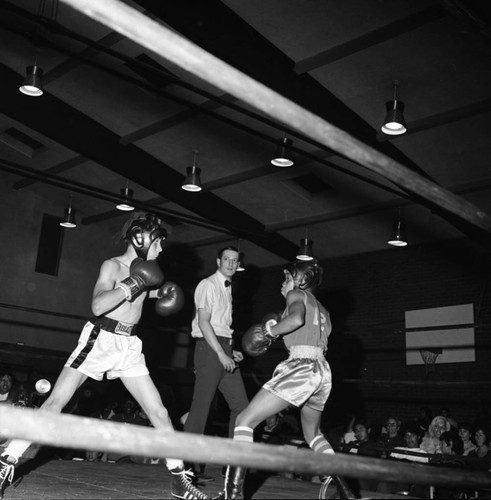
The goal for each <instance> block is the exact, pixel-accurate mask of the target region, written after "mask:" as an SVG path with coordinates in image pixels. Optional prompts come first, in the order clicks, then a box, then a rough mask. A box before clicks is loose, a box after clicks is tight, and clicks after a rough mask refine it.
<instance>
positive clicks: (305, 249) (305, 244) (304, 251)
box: [296, 238, 314, 260]
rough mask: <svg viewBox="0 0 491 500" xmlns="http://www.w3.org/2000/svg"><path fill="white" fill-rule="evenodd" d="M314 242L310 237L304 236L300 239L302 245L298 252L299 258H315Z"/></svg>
mask: <svg viewBox="0 0 491 500" xmlns="http://www.w3.org/2000/svg"><path fill="white" fill-rule="evenodd" d="M313 244H314V242H313V241H312V240H309V239H308V238H302V239H301V240H300V247H299V249H298V253H297V257H296V258H297V259H298V260H313V259H314V252H313V251H312V245H313Z"/></svg>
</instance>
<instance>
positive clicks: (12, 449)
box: [2, 439, 31, 463]
mask: <svg viewBox="0 0 491 500" xmlns="http://www.w3.org/2000/svg"><path fill="white" fill-rule="evenodd" d="M29 446H31V442H30V441H24V440H23V439H13V440H12V441H10V443H9V444H8V445H7V447H6V448H5V451H4V452H3V453H2V456H5V455H8V456H9V457H11V458H13V459H15V463H17V461H18V460H19V458H20V457H21V456H22V455H23V454H24V453H25V451H26V450H27V448H29Z"/></svg>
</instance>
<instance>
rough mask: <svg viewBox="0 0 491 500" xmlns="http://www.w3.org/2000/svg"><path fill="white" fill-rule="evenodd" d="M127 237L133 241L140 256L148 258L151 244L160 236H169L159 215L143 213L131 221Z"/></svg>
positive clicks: (132, 243)
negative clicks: (162, 225) (161, 224)
mask: <svg viewBox="0 0 491 500" xmlns="http://www.w3.org/2000/svg"><path fill="white" fill-rule="evenodd" d="M125 238H126V239H127V240H128V241H129V242H130V243H131V245H132V247H133V248H134V249H135V252H136V254H137V255H138V257H141V258H142V259H144V260H146V259H147V254H148V250H149V248H150V246H151V244H152V243H153V242H154V241H155V240H156V239H158V238H167V231H166V230H165V229H164V228H163V227H161V226H160V220H159V218H158V217H157V216H155V215H153V214H143V216H141V217H138V218H136V219H135V220H133V221H131V223H130V226H129V227H128V229H127V231H126V234H125Z"/></svg>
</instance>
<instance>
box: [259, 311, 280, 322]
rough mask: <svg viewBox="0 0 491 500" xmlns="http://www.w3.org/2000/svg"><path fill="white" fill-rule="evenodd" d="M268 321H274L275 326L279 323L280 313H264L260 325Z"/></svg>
mask: <svg viewBox="0 0 491 500" xmlns="http://www.w3.org/2000/svg"><path fill="white" fill-rule="evenodd" d="M270 319H274V321H275V322H274V323H273V324H274V325H276V323H278V322H279V321H281V314H280V313H275V312H269V313H266V314H265V315H264V316H263V319H262V320H261V323H267V322H268V321H269V320H270Z"/></svg>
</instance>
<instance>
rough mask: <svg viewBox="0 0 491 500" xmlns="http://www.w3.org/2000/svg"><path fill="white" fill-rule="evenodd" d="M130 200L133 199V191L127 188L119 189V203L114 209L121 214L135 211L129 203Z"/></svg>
mask: <svg viewBox="0 0 491 500" xmlns="http://www.w3.org/2000/svg"><path fill="white" fill-rule="evenodd" d="M131 198H133V189H129V188H127V187H126V188H123V189H121V203H118V204H117V205H116V208H117V209H118V210H121V211H123V212H131V211H132V210H135V207H134V206H133V205H131V204H130V203H129V202H130V200H131Z"/></svg>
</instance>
